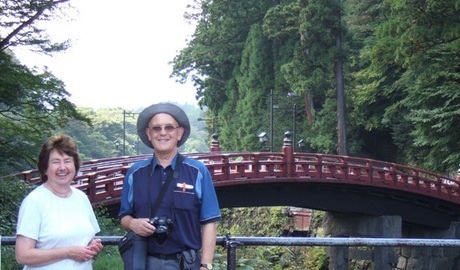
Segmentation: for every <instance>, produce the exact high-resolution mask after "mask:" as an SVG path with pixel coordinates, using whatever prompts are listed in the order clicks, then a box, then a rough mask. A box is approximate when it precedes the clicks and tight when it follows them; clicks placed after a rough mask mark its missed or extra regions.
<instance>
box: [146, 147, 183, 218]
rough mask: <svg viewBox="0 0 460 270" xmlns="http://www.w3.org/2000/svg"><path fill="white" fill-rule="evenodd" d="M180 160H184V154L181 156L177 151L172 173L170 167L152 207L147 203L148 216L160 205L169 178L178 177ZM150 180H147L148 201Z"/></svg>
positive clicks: (169, 180)
mask: <svg viewBox="0 0 460 270" xmlns="http://www.w3.org/2000/svg"><path fill="white" fill-rule="evenodd" d="M182 161H184V156H182V155H181V154H179V153H177V158H176V163H175V165H174V173H172V168H171V171H169V173H168V176H167V178H166V180H165V182H164V183H163V185H162V186H161V190H160V194H159V195H158V197H157V200H156V201H155V204H154V205H153V207H151V206H150V204H149V207H150V218H152V217H153V216H154V214H155V212H156V211H157V210H158V207H159V206H160V204H161V201H162V200H163V197H164V195H165V193H166V190H167V189H168V186H169V183H170V182H172V181H171V179H172V178H174V179H177V178H178V177H179V169H180V167H181V163H182ZM152 163H153V161H152ZM150 182H151V181H149V202H150V201H151V199H150V195H151V194H150Z"/></svg>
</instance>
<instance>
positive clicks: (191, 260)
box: [180, 249, 201, 269]
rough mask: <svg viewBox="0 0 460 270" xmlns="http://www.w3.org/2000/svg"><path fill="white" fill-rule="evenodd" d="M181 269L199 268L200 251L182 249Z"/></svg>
mask: <svg viewBox="0 0 460 270" xmlns="http://www.w3.org/2000/svg"><path fill="white" fill-rule="evenodd" d="M180 264H181V265H180V266H181V269H199V268H200V264H201V253H200V252H199V251H196V250H194V249H189V250H184V251H182V256H181V263H180Z"/></svg>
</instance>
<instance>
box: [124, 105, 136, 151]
mask: <svg viewBox="0 0 460 270" xmlns="http://www.w3.org/2000/svg"><path fill="white" fill-rule="evenodd" d="M136 114H138V113H133V112H127V111H125V110H123V156H125V155H126V117H132V118H134V116H135V115H136Z"/></svg>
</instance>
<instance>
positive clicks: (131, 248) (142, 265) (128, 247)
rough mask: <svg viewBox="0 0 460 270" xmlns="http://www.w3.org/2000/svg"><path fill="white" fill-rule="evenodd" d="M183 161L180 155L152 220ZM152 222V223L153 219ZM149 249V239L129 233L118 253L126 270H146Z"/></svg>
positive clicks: (164, 187)
mask: <svg viewBox="0 0 460 270" xmlns="http://www.w3.org/2000/svg"><path fill="white" fill-rule="evenodd" d="M182 161H183V156H182V155H181V154H178V156H177V158H176V163H175V166H174V173H173V174H172V173H171V172H169V174H168V177H167V178H166V181H165V182H164V184H163V186H162V187H161V190H160V194H159V195H158V198H157V200H156V201H155V204H154V206H153V207H151V208H150V218H152V216H153V213H155V212H156V211H157V210H158V207H159V206H160V204H161V201H162V200H163V197H164V194H165V193H166V190H167V189H168V186H169V183H170V182H172V181H171V179H172V178H174V179H177V177H178V176H179V168H180V163H181V162H182ZM152 170H153V168H152ZM149 183H150V181H149ZM149 190H150V189H149ZM149 194H150V193H149ZM150 222H152V219H151V221H150ZM147 248H148V237H143V236H140V235H137V234H136V233H135V232H134V231H129V232H128V233H126V235H125V236H123V237H122V238H121V239H120V240H119V241H118V251H119V252H120V255H121V258H122V259H123V265H124V270H145V269H146V261H147Z"/></svg>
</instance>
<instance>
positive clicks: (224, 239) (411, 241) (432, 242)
mask: <svg viewBox="0 0 460 270" xmlns="http://www.w3.org/2000/svg"><path fill="white" fill-rule="evenodd" d="M121 237H122V236H98V238H100V239H101V240H102V243H103V244H104V245H117V243H118V241H119V240H120V238H121ZM0 240H1V245H14V244H15V241H16V237H15V236H3V237H2V236H0ZM216 243H217V245H219V246H223V247H224V248H225V249H226V250H227V269H228V270H235V269H236V250H237V248H238V247H239V246H342V247H343V246H348V247H352V246H353V247H444V248H447V247H450V248H453V247H460V239H423V238H356V237H244V236H231V235H226V236H221V237H217V239H216ZM1 245H0V247H1ZM0 259H1V255H0Z"/></svg>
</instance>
